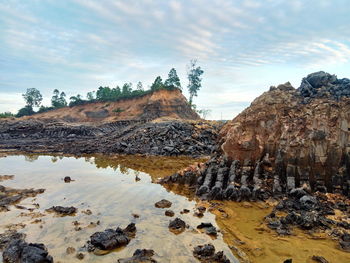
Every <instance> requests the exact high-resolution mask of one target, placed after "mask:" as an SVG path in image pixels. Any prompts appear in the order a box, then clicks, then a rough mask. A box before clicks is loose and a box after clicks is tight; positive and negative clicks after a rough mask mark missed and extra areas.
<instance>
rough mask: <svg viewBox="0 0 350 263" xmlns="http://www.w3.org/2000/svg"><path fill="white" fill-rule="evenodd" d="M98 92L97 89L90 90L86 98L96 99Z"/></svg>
mask: <svg viewBox="0 0 350 263" xmlns="http://www.w3.org/2000/svg"><path fill="white" fill-rule="evenodd" d="M95 93H96V92H95V91H90V92H88V93H87V94H86V98H87V99H88V100H90V101H91V100H94V99H95V95H96V94H95Z"/></svg>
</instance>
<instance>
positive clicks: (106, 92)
mask: <svg viewBox="0 0 350 263" xmlns="http://www.w3.org/2000/svg"><path fill="white" fill-rule="evenodd" d="M110 97H111V89H110V88H109V87H102V86H100V87H99V88H98V90H97V92H96V99H97V100H101V101H107V100H109V98H110Z"/></svg>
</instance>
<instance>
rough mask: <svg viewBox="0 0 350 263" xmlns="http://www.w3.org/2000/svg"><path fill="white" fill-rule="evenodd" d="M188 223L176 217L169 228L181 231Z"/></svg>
mask: <svg viewBox="0 0 350 263" xmlns="http://www.w3.org/2000/svg"><path fill="white" fill-rule="evenodd" d="M185 228H186V223H185V221H183V220H182V219H180V218H178V217H177V218H175V219H174V220H171V221H170V222H169V229H170V230H171V231H173V232H178V233H181V232H183V231H184V230H185Z"/></svg>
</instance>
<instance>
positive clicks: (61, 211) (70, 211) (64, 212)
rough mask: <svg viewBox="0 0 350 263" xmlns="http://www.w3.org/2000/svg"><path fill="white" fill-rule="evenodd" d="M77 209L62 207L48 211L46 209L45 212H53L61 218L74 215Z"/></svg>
mask: <svg viewBox="0 0 350 263" xmlns="http://www.w3.org/2000/svg"><path fill="white" fill-rule="evenodd" d="M77 210H78V209H77V208H75V207H74V206H71V207H63V206H53V207H51V208H49V209H46V211H47V212H55V213H57V214H59V215H62V216H67V215H70V216H72V215H74V214H75V213H76V212H77Z"/></svg>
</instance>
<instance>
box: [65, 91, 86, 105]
mask: <svg viewBox="0 0 350 263" xmlns="http://www.w3.org/2000/svg"><path fill="white" fill-rule="evenodd" d="M69 100H70V102H69V106H70V107H72V106H75V105H80V104H83V103H84V102H86V101H84V100H83V98H82V96H81V95H80V94H78V95H77V96H72V97H70V98H69Z"/></svg>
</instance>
